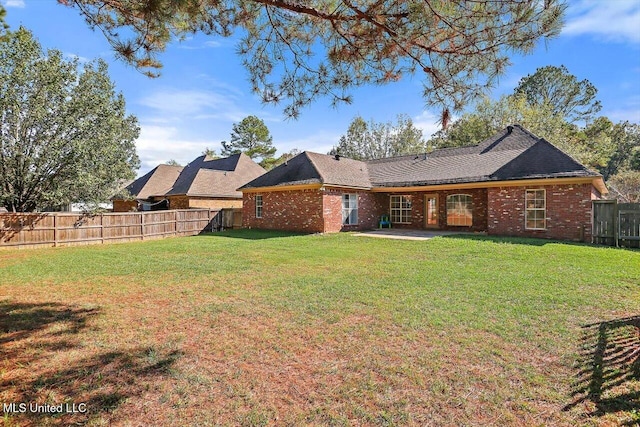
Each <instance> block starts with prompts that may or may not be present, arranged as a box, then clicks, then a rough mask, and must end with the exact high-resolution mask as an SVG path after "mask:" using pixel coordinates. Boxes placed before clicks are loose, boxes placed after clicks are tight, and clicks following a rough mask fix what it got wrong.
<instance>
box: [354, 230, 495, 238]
mask: <svg viewBox="0 0 640 427" xmlns="http://www.w3.org/2000/svg"><path fill="white" fill-rule="evenodd" d="M461 234H462V235H464V234H466V235H472V236H485V235H486V234H487V233H469V232H463V231H439V230H405V229H390V228H384V229H382V230H371V231H360V232H357V233H353V234H352V236H358V237H363V236H364V237H377V238H381V239H398V240H429V239H433V238H434V237H440V236H454V235H461Z"/></svg>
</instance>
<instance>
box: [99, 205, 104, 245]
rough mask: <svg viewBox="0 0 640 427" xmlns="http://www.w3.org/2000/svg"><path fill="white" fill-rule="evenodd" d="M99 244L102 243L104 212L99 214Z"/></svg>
mask: <svg viewBox="0 0 640 427" xmlns="http://www.w3.org/2000/svg"><path fill="white" fill-rule="evenodd" d="M100 244H101V245H104V214H103V213H101V214H100Z"/></svg>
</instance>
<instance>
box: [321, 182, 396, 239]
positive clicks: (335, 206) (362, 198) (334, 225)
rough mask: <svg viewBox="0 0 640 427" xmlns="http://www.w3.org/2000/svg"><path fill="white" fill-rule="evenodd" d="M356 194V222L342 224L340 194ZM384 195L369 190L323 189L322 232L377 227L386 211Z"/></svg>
mask: <svg viewBox="0 0 640 427" xmlns="http://www.w3.org/2000/svg"><path fill="white" fill-rule="evenodd" d="M345 193H346V194H357V195H358V224H355V225H342V195H343V194H345ZM385 200H386V199H385V196H384V195H382V194H377V193H371V192H369V191H355V190H349V189H337V188H332V189H325V191H324V193H323V196H322V207H323V212H324V220H325V224H324V232H325V233H335V232H338V231H354V230H370V229H372V228H377V227H378V221H379V220H380V216H381V215H382V214H384V213H386V210H385V206H386V205H385V203H386V202H385Z"/></svg>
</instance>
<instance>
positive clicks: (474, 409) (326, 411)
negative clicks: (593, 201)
mask: <svg viewBox="0 0 640 427" xmlns="http://www.w3.org/2000/svg"><path fill="white" fill-rule="evenodd" d="M639 283H640V252H638V251H632V250H622V249H612V248H603V247H592V246H588V245H575V244H566V243H554V242H549V241H541V240H527V239H497V238H486V237H470V236H466V237H448V238H444V237H442V238H435V239H432V240H429V241H417V242H416V241H398V240H386V239H369V238H363V237H355V236H352V235H350V234H334V235H326V236H317V235H291V234H286V233H274V232H260V231H246V230H239V231H230V232H225V233H219V234H209V235H202V236H197V237H190V238H176V239H167V240H159V241H152V242H144V243H133V244H120V245H105V246H92V247H75V248H58V249H38V250H25V251H0V402H3V403H6V402H31V401H34V402H39V403H44V402H46V403H49V404H60V403H76V404H78V403H86V404H87V409H88V410H87V412H86V413H75V414H61V415H48V414H29V413H26V414H19V413H9V414H8V413H4V414H3V418H2V419H0V424H2V423H4V425H68V424H72V423H80V424H87V425H112V424H113V425H138V424H147V425H198V426H201V425H243V426H261V425H338V426H339V425H385V426H386V425H536V426H537V425H636V424H637V423H638V422H640V359H639V358H638V354H639V353H640V336H639V335H638V333H639V332H638V331H639V330H640V317H639V314H640V286H639Z"/></svg>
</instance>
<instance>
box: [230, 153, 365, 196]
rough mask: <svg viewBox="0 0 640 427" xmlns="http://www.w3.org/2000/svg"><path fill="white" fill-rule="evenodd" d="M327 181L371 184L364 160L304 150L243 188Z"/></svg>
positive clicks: (326, 182)
mask: <svg viewBox="0 0 640 427" xmlns="http://www.w3.org/2000/svg"><path fill="white" fill-rule="evenodd" d="M301 184H328V185H340V186H346V187H359V188H371V183H370V181H369V174H368V172H367V164H366V163H365V162H361V161H359V160H353V159H347V158H345V157H339V158H336V157H334V156H328V155H325V154H318V153H312V152H309V151H305V152H303V153H300V154H298V155H297V156H295V157H294V158H292V159H291V160H289V161H288V162H286V163H283V164H281V165H279V166H277V167H275V168H274V169H272V170H270V171H269V172H267V173H266V174H264V175H262V176H260V177H258V178H256V179H254V180H253V181H251V182H249V183H248V184H246V185H245V186H244V187H242V188H243V189H244V188H259V187H273V186H289V185H301Z"/></svg>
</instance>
